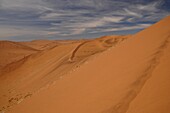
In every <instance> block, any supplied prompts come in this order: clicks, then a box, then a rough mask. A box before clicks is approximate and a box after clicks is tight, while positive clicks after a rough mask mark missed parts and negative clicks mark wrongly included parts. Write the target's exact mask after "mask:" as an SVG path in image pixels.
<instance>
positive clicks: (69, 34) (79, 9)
mask: <svg viewBox="0 0 170 113" xmlns="http://www.w3.org/2000/svg"><path fill="white" fill-rule="evenodd" d="M168 15H170V0H0V40H14V41H27V40H38V39H54V40H61V39H82V38H95V37H100V36H104V35H125V34H134V33H137V32H139V31H140V30H142V29H144V28H147V27H149V26H151V25H152V24H154V23H155V22H157V21H159V20H161V19H162V18H164V17H166V16H168Z"/></svg>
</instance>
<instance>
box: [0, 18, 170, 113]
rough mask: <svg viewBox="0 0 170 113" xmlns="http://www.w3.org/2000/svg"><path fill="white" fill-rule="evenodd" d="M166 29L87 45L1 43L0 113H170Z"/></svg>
mask: <svg viewBox="0 0 170 113" xmlns="http://www.w3.org/2000/svg"><path fill="white" fill-rule="evenodd" d="M169 23H170V16H169V17H166V18H164V19H163V20H161V21H160V22H158V23H156V24H154V25H153V26H151V27H149V28H147V29H145V30H143V31H141V32H139V33H137V34H134V35H127V36H104V37H101V38H96V39H92V40H65V41H57V40H55V41H49V40H36V41H31V42H11V41H0V113H4V112H5V113H169V112H170V96H169V95H170V76H169V75H170V70H169V67H170V44H169V41H170V24H169Z"/></svg>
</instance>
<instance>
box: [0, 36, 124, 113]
mask: <svg viewBox="0 0 170 113" xmlns="http://www.w3.org/2000/svg"><path fill="white" fill-rule="evenodd" d="M126 38H127V36H105V37H102V38H98V39H96V40H77V41H44V40H43V41H41V40H40V41H32V42H17V43H16V46H17V48H13V47H12V46H11V45H10V44H6V46H10V47H11V48H12V51H14V52H15V53H16V54H17V51H18V50H20V49H23V50H22V51H24V52H27V49H25V48H21V47H20V46H19V45H23V46H24V47H27V48H32V49H33V50H35V52H32V53H30V54H28V55H25V56H24V57H22V58H20V59H17V60H13V59H12V58H13V55H9V56H8V57H6V59H8V60H9V59H10V61H11V62H9V63H8V64H6V65H4V66H3V68H2V70H1V75H0V79H1V84H0V90H1V92H0V97H1V100H0V107H1V111H2V110H7V109H9V108H10V107H11V106H13V105H15V104H17V103H20V102H21V101H23V100H24V99H25V98H27V97H30V96H31V95H32V94H34V93H36V92H39V91H40V90H42V89H44V88H46V87H48V86H49V85H50V84H53V83H55V81H56V80H59V79H61V78H62V76H63V75H65V74H67V73H69V72H70V71H73V70H75V69H76V68H78V67H79V66H80V65H81V64H83V63H84V62H85V61H87V60H88V59H89V58H90V57H93V56H95V55H97V53H101V52H103V51H105V50H107V49H108V48H110V47H112V46H116V45H117V44H119V43H121V42H122V41H124V40H125V39H126ZM11 43H14V42H11ZM17 44H18V45H17ZM1 47H2V46H1ZM3 48H4V49H5V48H7V47H4V46H3ZM5 52H6V53H5ZM5 52H4V53H3V54H1V55H2V56H3V55H4V54H9V52H10V51H8V50H7V51H5ZM0 63H1V62H0ZM4 86H5V87H4Z"/></svg>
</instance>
